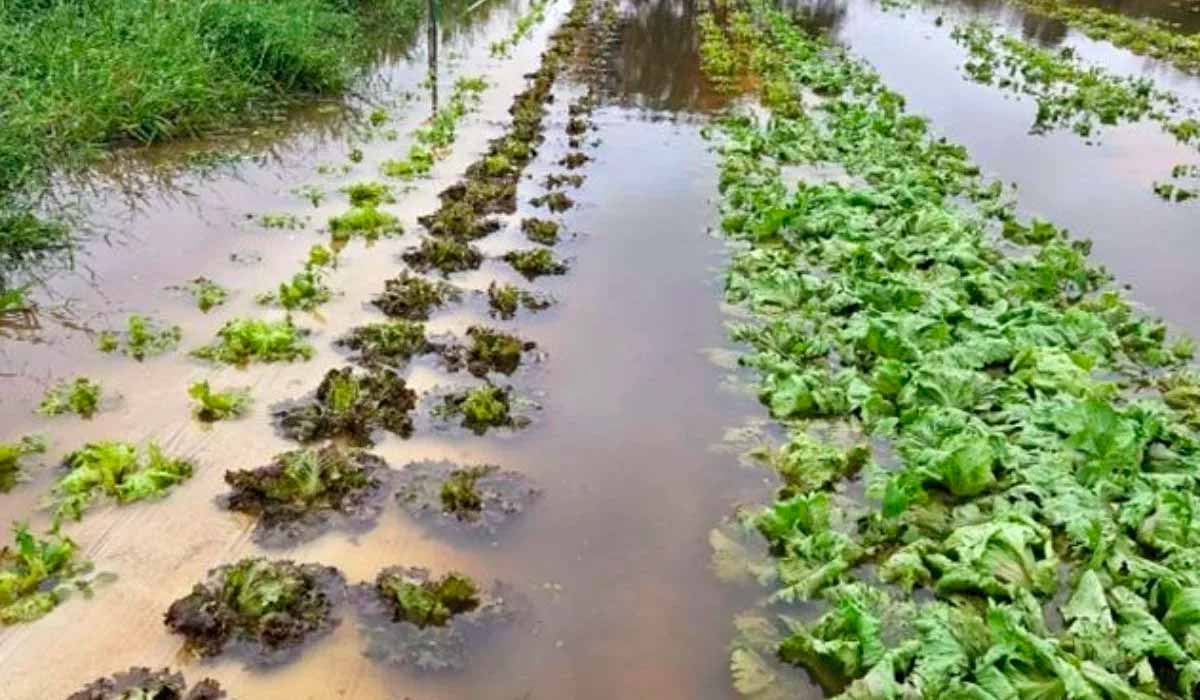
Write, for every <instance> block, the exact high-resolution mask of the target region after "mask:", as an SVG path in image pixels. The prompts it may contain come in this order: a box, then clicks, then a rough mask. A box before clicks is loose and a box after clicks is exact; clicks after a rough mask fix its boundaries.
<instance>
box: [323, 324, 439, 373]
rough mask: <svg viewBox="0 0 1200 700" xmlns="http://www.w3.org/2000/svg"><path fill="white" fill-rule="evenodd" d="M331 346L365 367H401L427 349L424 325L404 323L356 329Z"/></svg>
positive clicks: (427, 343)
mask: <svg viewBox="0 0 1200 700" xmlns="http://www.w3.org/2000/svg"><path fill="white" fill-rule="evenodd" d="M334 344H335V345H337V346H338V347H343V348H346V349H348V350H351V351H352V352H353V354H352V355H351V357H350V359H351V360H352V361H353V362H355V363H356V364H360V365H363V366H366V367H392V368H396V367H401V366H403V365H404V364H405V363H407V362H408V361H409V360H410V359H412V357H413V356H414V355H420V354H422V353H425V352H428V351H429V349H430V345H429V341H428V340H426V338H425V324H423V323H419V322H416V321H407V320H399V321H386V322H383V323H368V324H367V325H365V326H358V327H356V328H353V329H351V330H350V332H349V333H347V334H346V335H344V336H342V337H341V338H339V339H338V340H337V341H336V342H335V343H334Z"/></svg>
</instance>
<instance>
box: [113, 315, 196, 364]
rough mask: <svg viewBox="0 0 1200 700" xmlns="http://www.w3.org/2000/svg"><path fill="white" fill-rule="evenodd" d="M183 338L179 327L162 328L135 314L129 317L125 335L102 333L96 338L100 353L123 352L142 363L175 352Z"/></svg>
mask: <svg viewBox="0 0 1200 700" xmlns="http://www.w3.org/2000/svg"><path fill="white" fill-rule="evenodd" d="M182 338H183V330H182V329H180V327H179V326H160V325H159V324H158V323H156V322H155V321H152V320H150V319H148V318H146V317H145V316H138V315H136V314H135V315H133V316H130V317H129V320H128V322H127V325H126V329H125V331H124V332H123V333H116V332H114V331H102V332H101V333H100V335H99V336H97V338H96V347H97V348H99V350H100V352H103V353H113V352H121V353H122V354H124V355H127V356H129V357H132V358H133V359H135V360H137V361H139V362H141V361H142V360H144V359H146V358H147V357H155V356H157V355H161V354H163V353H166V352H170V351H171V350H174V349H175V348H176V347H177V346H178V345H179V341H180V340H181V339H182Z"/></svg>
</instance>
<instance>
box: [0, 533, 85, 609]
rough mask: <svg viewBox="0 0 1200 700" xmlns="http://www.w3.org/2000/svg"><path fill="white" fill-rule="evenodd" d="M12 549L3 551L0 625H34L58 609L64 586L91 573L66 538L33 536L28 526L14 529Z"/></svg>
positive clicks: (0, 576)
mask: <svg viewBox="0 0 1200 700" xmlns="http://www.w3.org/2000/svg"><path fill="white" fill-rule="evenodd" d="M13 539H14V540H15V543H14V545H13V546H5V547H4V548H3V549H0V624H3V625H14V624H18V623H21V622H32V621H34V620H36V619H38V618H39V617H42V616H43V615H45V614H46V613H48V612H50V611H51V610H53V609H54V608H55V606H57V605H58V603H59V602H60V601H61V600H62V598H63V596H64V592H63V591H62V590H61V589H62V587H63V586H64V584H66V583H68V582H70V581H71V580H72V579H74V578H76V577H78V576H79V575H80V574H83V573H86V572H87V571H88V570H90V565H89V564H88V563H87V562H85V561H82V560H80V558H79V556H78V555H79V547H78V546H77V545H76V544H75V543H74V542H72V541H71V540H70V539H67V538H66V537H62V536H60V535H57V534H55V535H50V537H49V538H48V539H44V540H43V539H39V538H37V537H34V536H33V533H31V532H30V531H29V528H28V527H27V526H25V525H21V524H17V525H14V526H13Z"/></svg>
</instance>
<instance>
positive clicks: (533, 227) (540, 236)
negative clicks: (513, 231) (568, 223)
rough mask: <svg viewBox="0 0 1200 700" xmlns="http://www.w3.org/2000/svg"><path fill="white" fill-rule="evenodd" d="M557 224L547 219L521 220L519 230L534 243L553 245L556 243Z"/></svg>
mask: <svg viewBox="0 0 1200 700" xmlns="http://www.w3.org/2000/svg"><path fill="white" fill-rule="evenodd" d="M558 229H559V226H558V222H557V221H551V220H549V219H538V218H532V217H531V218H526V219H522V220H521V230H522V231H524V232H525V236H526V237H527V238H529V240H531V241H533V242H534V243H541V244H542V245H554V244H555V243H558Z"/></svg>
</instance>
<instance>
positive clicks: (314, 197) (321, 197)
mask: <svg viewBox="0 0 1200 700" xmlns="http://www.w3.org/2000/svg"><path fill="white" fill-rule="evenodd" d="M292 194H295V195H297V196H300V197H303V198H304V199H307V200H308V203H309V204H311V205H313V207H319V206H321V202H323V201H325V190H323V189H321V188H320V187H317V186H316V185H301V186H299V187H295V188H293V189H292Z"/></svg>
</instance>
